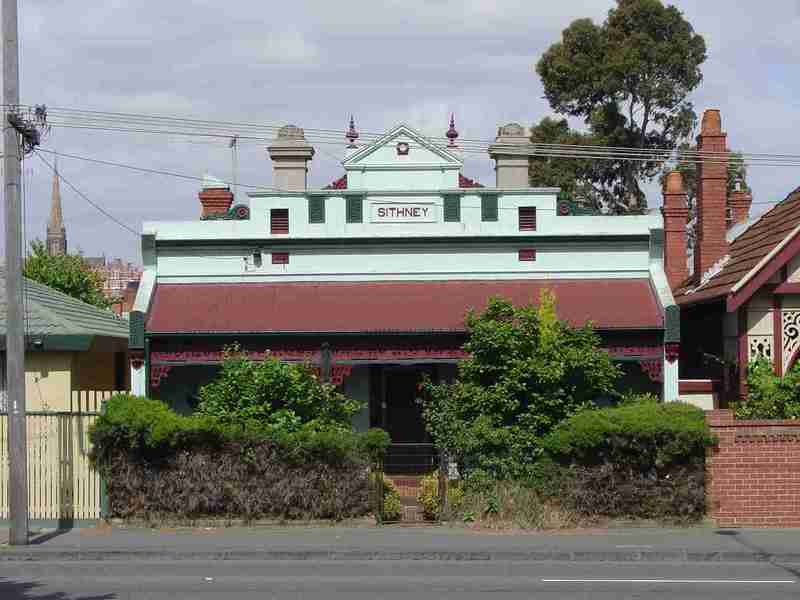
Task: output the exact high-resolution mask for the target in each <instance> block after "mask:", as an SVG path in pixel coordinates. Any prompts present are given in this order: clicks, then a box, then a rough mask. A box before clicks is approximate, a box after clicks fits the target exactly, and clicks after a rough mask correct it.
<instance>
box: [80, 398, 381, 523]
mask: <svg viewBox="0 0 800 600" xmlns="http://www.w3.org/2000/svg"><path fill="white" fill-rule="evenodd" d="M89 436H90V440H91V442H92V451H91V455H90V459H91V461H92V464H93V465H94V467H95V468H96V469H98V471H99V472H100V473H101V475H102V476H103V477H104V478H105V479H106V482H107V489H108V496H109V504H110V509H111V513H112V515H115V516H123V517H130V516H150V515H169V516H172V517H195V516H210V515H225V516H237V517H244V518H259V517H280V518H344V517H349V516H358V515H362V514H366V513H368V512H370V511H371V506H370V502H369V489H370V488H369V475H368V474H369V467H370V465H371V464H374V462H376V461H380V460H381V458H382V454H383V453H385V450H386V448H387V447H388V444H389V436H388V434H386V432H383V431H379V430H370V431H369V432H367V433H354V432H352V431H348V430H345V429H343V428H342V427H339V426H336V425H335V424H334V425H332V426H331V427H327V428H326V427H325V426H323V424H322V423H321V422H319V421H312V422H309V423H307V424H305V425H304V426H301V428H300V429H298V430H297V431H293V432H285V431H284V432H281V431H277V430H276V429H275V428H274V427H271V426H262V425H261V424H260V423H258V422H257V421H247V422H245V423H242V424H236V425H234V424H231V423H226V422H221V421H220V420H218V419H215V418H213V417H210V416H207V415H199V416H189V417H186V416H181V415H177V414H176V413H174V412H173V411H172V410H170V409H169V408H168V407H167V406H166V405H165V404H163V403H161V402H158V401H156V400H149V399H146V398H137V397H134V396H131V395H128V394H120V395H116V396H114V397H113V398H111V399H110V400H109V401H108V402H107V403H106V410H105V413H104V414H103V415H101V416H100V417H98V419H97V421H96V422H95V423H94V424H93V425H92V427H91V428H90V430H89Z"/></svg>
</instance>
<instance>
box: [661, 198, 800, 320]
mask: <svg viewBox="0 0 800 600" xmlns="http://www.w3.org/2000/svg"><path fill="white" fill-rule="evenodd" d="M798 225H800V188H797V189H796V190H794V191H793V192H791V193H790V194H789V195H788V196H786V198H785V199H784V200H783V201H782V202H780V203H779V204H777V205H776V206H774V207H773V208H772V209H771V210H769V211H767V212H766V213H764V214H763V215H762V216H761V218H760V219H759V220H758V221H756V222H755V223H753V224H752V225H750V227H748V228H747V229H746V230H745V231H744V232H742V233H741V234H740V235H739V236H738V237H737V238H736V239H735V240H734V241H733V243H732V244H731V245H730V249H729V253H728V254H729V256H730V259H729V260H728V262H727V263H725V265H724V266H723V268H722V270H721V271H720V272H719V273H717V274H716V275H714V276H713V277H712V278H711V279H709V280H708V282H706V284H705V285H703V286H702V287H700V289H698V290H697V291H695V292H693V293H689V292H690V291H691V290H692V289H695V288H697V283H698V281H699V274H696V275H692V276H691V277H690V278H689V279H687V280H686V281H685V282H684V283H683V284H681V285H680V286H679V287H678V289H677V290H676V291H675V301H676V302H677V303H678V304H690V303H694V302H700V301H703V300H710V299H713V298H717V297H720V296H725V295H727V294H728V293H729V292H730V291H731V288H732V287H733V286H734V285H736V283H737V282H738V281H739V280H740V279H741V278H742V277H744V276H745V275H746V274H747V273H749V272H750V270H751V269H752V268H753V267H755V266H756V265H757V264H758V262H759V261H760V260H761V259H763V258H764V257H765V256H766V255H767V254H769V253H770V252H771V251H772V250H773V249H774V248H775V247H776V246H777V245H778V244H779V243H780V242H781V241H782V240H783V239H784V238H785V237H786V236H787V235H789V233H791V232H792V230H794V228H795V227H797V226H798Z"/></svg>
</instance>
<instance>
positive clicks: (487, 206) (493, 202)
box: [481, 194, 497, 221]
mask: <svg viewBox="0 0 800 600" xmlns="http://www.w3.org/2000/svg"><path fill="white" fill-rule="evenodd" d="M481 221H497V195H496V194H490V195H486V196H481Z"/></svg>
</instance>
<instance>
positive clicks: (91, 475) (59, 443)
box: [0, 391, 113, 520]
mask: <svg viewBox="0 0 800 600" xmlns="http://www.w3.org/2000/svg"><path fill="white" fill-rule="evenodd" d="M112 394H113V392H105V391H103V392H95V391H91V392H73V393H72V397H71V399H70V400H71V402H70V408H71V411H70V412H35V413H28V415H27V429H28V509H29V518H31V519H48V520H49V519H58V520H71V519H99V518H100V503H101V499H100V477H99V476H98V474H97V473H96V472H95V471H94V470H93V469H91V468H90V467H89V435H88V430H89V426H90V425H91V424H92V423H94V421H95V420H96V419H97V417H98V415H99V413H100V410H101V408H102V402H103V401H104V400H105V399H107V398H109V397H110V396H111V395H112ZM7 518H8V415H7V414H5V413H2V414H0V519H7Z"/></svg>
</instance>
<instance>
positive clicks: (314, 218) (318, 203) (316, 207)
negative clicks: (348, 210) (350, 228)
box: [308, 196, 325, 223]
mask: <svg viewBox="0 0 800 600" xmlns="http://www.w3.org/2000/svg"><path fill="white" fill-rule="evenodd" d="M308 222H309V223H324V222H325V196H312V197H310V198H309V199H308Z"/></svg>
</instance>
